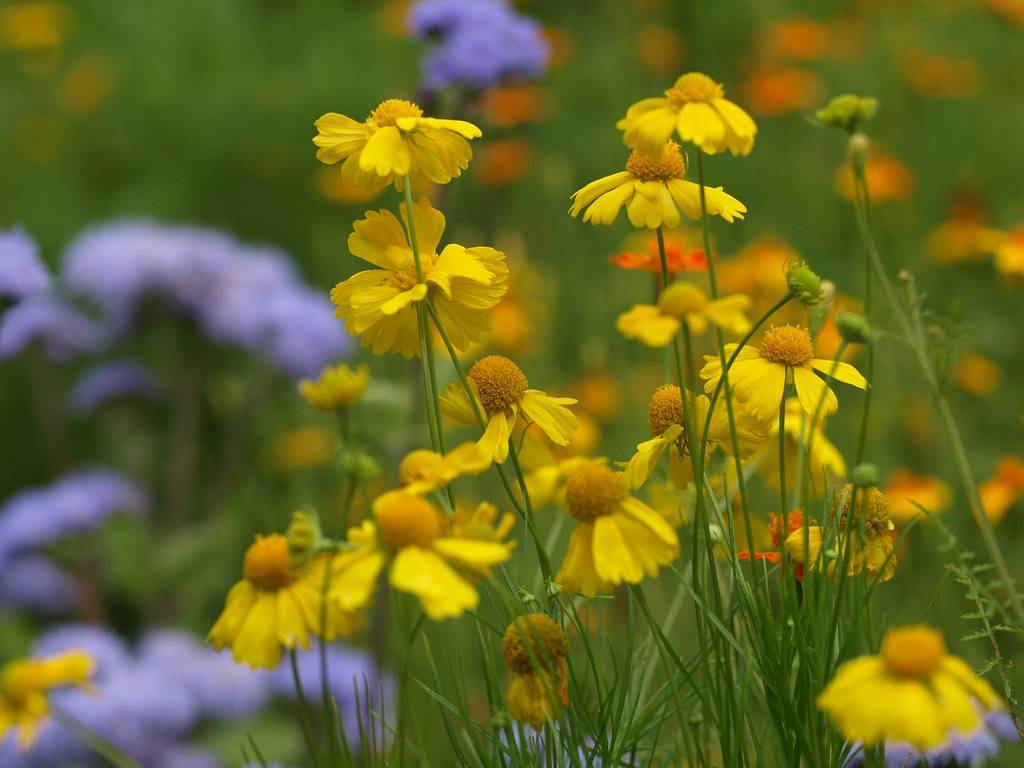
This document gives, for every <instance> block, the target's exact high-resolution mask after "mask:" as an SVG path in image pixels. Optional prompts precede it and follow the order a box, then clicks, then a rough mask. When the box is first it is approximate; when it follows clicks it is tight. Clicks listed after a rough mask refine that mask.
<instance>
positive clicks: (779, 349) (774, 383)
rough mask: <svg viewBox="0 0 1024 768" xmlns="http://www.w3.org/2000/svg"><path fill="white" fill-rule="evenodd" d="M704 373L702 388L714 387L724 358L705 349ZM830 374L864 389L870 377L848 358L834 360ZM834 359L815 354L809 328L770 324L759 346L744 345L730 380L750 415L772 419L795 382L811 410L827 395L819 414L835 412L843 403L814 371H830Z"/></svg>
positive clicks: (811, 412) (810, 412)
mask: <svg viewBox="0 0 1024 768" xmlns="http://www.w3.org/2000/svg"><path fill="white" fill-rule="evenodd" d="M736 346H737V345H736V344H726V345H725V354H726V357H727V358H728V357H731V356H732V353H733V352H735V351H736ZM704 361H705V365H704V367H703V368H702V369H701V371H700V377H701V378H702V379H704V380H705V384H704V389H705V391H707V392H713V391H714V390H715V387H716V386H718V380H719V379H720V378H721V376H722V363H721V360H720V359H719V358H718V356H717V355H705V356H704ZM834 365H835V371H834V373H833V374H832V377H833V378H834V379H835V380H836V381H842V382H844V383H846V384H850V385H852V386H854V387H859V388H860V389H866V388H867V385H868V384H867V380H866V379H865V378H864V377H863V376H861V375H860V372H859V371H858V370H857V369H856V368H854V367H853V366H852V365H850V364H849V363H843V362H839V363H835V364H834ZM832 367H833V362H832V361H831V360H822V359H819V358H816V357H815V356H814V345H813V344H812V343H811V335H810V334H809V333H808V332H807V330H806V329H804V328H801V327H800V326H796V325H781V326H778V327H775V328H772V329H771V330H769V331H768V332H767V333H766V334H765V335H764V336H763V337H762V339H761V346H760V347H752V346H746V347H744V348H743V349H742V350H740V353H739V355H738V356H737V358H736V362H734V363H733V364H732V367H731V368H730V369H729V385H730V386H731V387H732V391H733V392H734V393H735V395H736V398H737V399H738V400H740V401H741V402H742V403H743V404H744V406H745V407H746V409H747V410H748V411H749V412H750V414H751V415H752V416H754V417H755V418H758V419H763V420H766V421H767V420H768V419H771V418H772V416H773V414H774V415H777V414H778V412H779V406H780V405H781V404H782V396H783V395H784V394H785V391H786V384H787V383H788V382H789V381H792V382H793V385H794V387H795V389H796V396H797V399H798V400H799V401H800V407H801V408H803V409H804V412H805V413H807V414H808V415H811V416H813V415H814V413H815V410H816V408H817V407H818V401H819V400H821V399H824V402H823V406H822V409H821V414H822V415H824V416H831V415H832V414H833V413H835V412H836V411H837V410H838V409H839V401H838V400H836V395H835V393H834V392H833V391H832V390H831V388H829V386H828V385H827V384H825V382H824V381H822V380H821V379H819V378H818V376H817V375H816V374H815V371H820V372H822V373H824V374H825V375H826V376H827V375H828V374H829V373H830V372H831V371H832Z"/></svg>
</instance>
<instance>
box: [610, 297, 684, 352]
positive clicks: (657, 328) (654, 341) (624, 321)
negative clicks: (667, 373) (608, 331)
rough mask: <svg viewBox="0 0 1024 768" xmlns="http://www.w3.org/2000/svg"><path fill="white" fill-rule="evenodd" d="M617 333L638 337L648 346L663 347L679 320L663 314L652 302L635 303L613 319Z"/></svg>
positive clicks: (669, 340) (674, 333)
mask: <svg viewBox="0 0 1024 768" xmlns="http://www.w3.org/2000/svg"><path fill="white" fill-rule="evenodd" d="M615 327H616V329H618V331H619V333H621V334H622V335H623V336H625V337H626V338H627V339H638V340H639V341H641V342H642V343H644V344H646V345H647V346H648V347H655V348H657V347H665V346H668V344H669V342H671V341H672V339H673V338H674V337H675V335H676V332H678V330H679V320H678V319H676V318H675V317H672V316H671V315H666V314H663V313H662V311H661V310H660V309H659V308H658V307H656V306H654V305H653V304H636V305H634V306H633V308H632V309H630V310H628V311H627V312H623V313H622V314H621V315H619V318H618V320H616V321H615Z"/></svg>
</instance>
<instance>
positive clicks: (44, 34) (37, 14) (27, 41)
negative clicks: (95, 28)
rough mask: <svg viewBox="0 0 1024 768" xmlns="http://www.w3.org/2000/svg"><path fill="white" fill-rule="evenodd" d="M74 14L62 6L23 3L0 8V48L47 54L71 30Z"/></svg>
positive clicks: (53, 3)
mask: <svg viewBox="0 0 1024 768" xmlns="http://www.w3.org/2000/svg"><path fill="white" fill-rule="evenodd" d="M73 21H74V14H73V13H72V12H71V9H70V8H69V7H68V6H66V5H64V3H56V2H47V1H46V0H40V1H39V2H22V3H10V4H8V5H6V6H5V7H3V8H0V48H5V49H7V50H12V51H46V50H49V49H52V48H56V47H58V46H59V45H61V44H62V43H63V42H64V40H65V38H67V36H68V33H69V31H70V30H71V26H72V22H73Z"/></svg>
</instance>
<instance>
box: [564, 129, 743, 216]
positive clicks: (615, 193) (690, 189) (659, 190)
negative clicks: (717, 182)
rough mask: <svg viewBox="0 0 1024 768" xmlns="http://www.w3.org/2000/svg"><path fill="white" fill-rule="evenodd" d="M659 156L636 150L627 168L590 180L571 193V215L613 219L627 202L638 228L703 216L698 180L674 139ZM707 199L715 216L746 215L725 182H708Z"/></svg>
mask: <svg viewBox="0 0 1024 768" xmlns="http://www.w3.org/2000/svg"><path fill="white" fill-rule="evenodd" d="M657 157H658V159H657V160H648V159H647V158H646V157H644V156H643V155H641V154H640V153H639V152H638V151H637V150H633V152H632V153H631V154H630V156H629V160H627V161H626V170H624V171H619V172H618V173H613V174H612V175H611V176H604V177H603V178H600V179H598V180H597V181H592V182H590V183H589V184H587V185H586V186H585V187H583V188H582V189H580V190H577V191H576V192H575V193H573V196H572V198H573V203H572V207H571V208H569V213H570V215H572V216H579V214H580V213H582V214H583V220H584V221H586V222H590V223H592V224H605V225H608V224H611V223H613V222H614V221H615V220H616V219H617V218H618V217H619V211H620V210H622V207H623V206H626V214H627V215H628V216H629V222H630V223H631V224H632V225H633V226H634V227H637V228H638V229H640V228H643V227H646V228H648V229H657V228H658V227H669V228H672V227H678V226H679V222H680V220H681V217H682V216H683V215H685V216H688V217H690V218H691V219H699V218H700V216H701V213H700V185H698V184H695V183H693V182H692V181H687V180H686V179H684V178H683V177H684V176H685V175H686V161H685V160H684V159H683V156H682V155H681V154H680V153H679V145H678V144H676V143H675V142H674V141H670V142H668V143H667V144H663V145H662V149H661V153H660V155H658V156H657ZM704 201H705V204H706V206H707V211H708V213H709V214H711V215H712V216H721V217H722V218H723V219H725V220H726V221H728V222H732V221H734V220H735V219H742V218H743V214H744V213H746V212H747V207H746V206H745V205H743V203H741V202H740V201H739V200H737V199H736V198H735V197H733V196H732V195H729V194H726V192H724V191H723V190H722V188H721V187H704Z"/></svg>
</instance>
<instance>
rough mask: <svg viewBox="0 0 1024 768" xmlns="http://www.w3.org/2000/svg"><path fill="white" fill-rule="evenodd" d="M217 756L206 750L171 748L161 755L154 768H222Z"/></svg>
mask: <svg viewBox="0 0 1024 768" xmlns="http://www.w3.org/2000/svg"><path fill="white" fill-rule="evenodd" d="M221 765H222V764H221V761H220V760H218V759H217V756H216V755H214V754H211V753H210V752H207V751H206V750H205V749H199V748H198V747H189V746H176V747H170V748H169V749H167V750H165V751H164V753H163V754H161V755H160V756H159V757H158V758H157V760H156V762H155V763H153V768H221Z"/></svg>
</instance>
